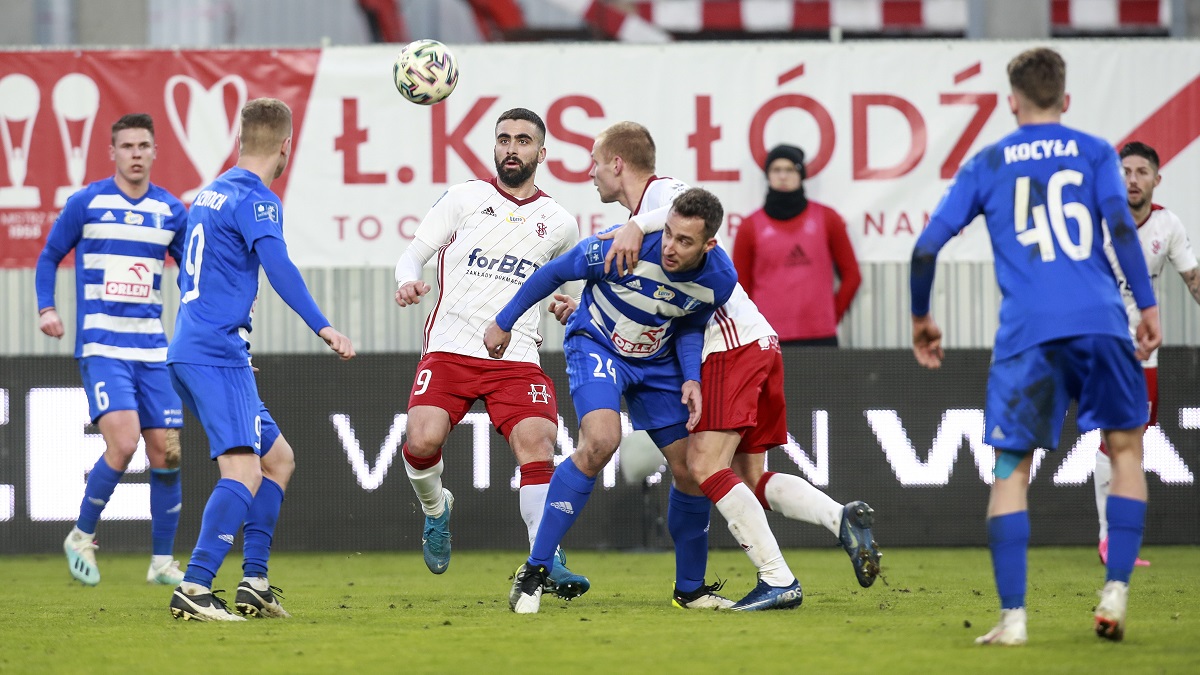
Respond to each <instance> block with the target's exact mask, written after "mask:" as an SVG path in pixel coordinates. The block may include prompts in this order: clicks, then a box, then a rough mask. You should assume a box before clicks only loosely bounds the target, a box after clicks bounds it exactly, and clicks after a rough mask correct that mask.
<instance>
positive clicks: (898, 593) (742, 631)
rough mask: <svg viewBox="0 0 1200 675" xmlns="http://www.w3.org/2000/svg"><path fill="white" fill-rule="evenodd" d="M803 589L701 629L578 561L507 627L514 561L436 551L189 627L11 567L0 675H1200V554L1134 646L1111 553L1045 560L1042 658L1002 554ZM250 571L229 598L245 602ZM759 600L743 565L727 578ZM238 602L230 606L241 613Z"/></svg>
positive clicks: (1168, 573)
mask: <svg viewBox="0 0 1200 675" xmlns="http://www.w3.org/2000/svg"><path fill="white" fill-rule="evenodd" d="M786 554H787V558H788V561H789V563H790V564H791V566H792V569H793V570H794V571H795V572H796V573H797V574H798V575H799V576H800V579H801V582H802V583H803V585H804V589H805V599H804V606H803V607H801V608H800V609H799V610H796V611H792V612H760V613H750V614H731V613H717V612H709V611H705V612H687V611H682V610H678V609H673V608H672V607H671V605H670V590H671V580H672V577H673V574H672V569H673V558H672V557H671V556H670V555H669V554H662V553H653V554H646V553H617V552H603V553H593V552H587V551H576V552H574V553H572V555H571V559H570V562H571V567H572V568H573V569H575V570H576V571H578V572H580V573H584V574H587V575H588V576H589V577H591V579H592V582H593V587H592V591H591V592H590V593H588V594H587V595H586V596H584V597H583V598H580V599H578V600H575V601H574V602H571V603H566V602H563V601H561V600H558V599H557V598H546V599H544V600H543V602H542V612H541V613H540V614H538V615H536V616H516V615H514V614H512V613H511V612H509V609H508V603H507V593H508V588H509V581H507V578H508V577H509V575H511V574H512V571H513V569H514V568H515V567H516V566H517V565H518V564H519V563H520V561H521V555H520V554H519V553H515V552H500V553H496V552H477V551H456V552H455V555H454V562H453V563H452V564H451V566H450V570H449V571H448V572H447V573H446V574H445V575H443V576H440V577H435V576H433V575H431V574H429V572H428V571H427V570H426V569H425V567H424V564H423V563H422V562H421V556H420V554H419V553H369V554H358V553H321V554H295V553H293V554H280V555H278V556H276V558H275V559H274V560H273V561H272V576H271V579H272V581H273V582H275V583H277V584H280V585H282V586H283V587H284V589H285V595H286V596H287V597H286V600H285V601H284V605H285V606H286V607H287V608H288V610H289V611H291V612H292V614H293V615H294V618H292V619H290V620H268V619H261V620H255V621H249V622H246V623H236V624H220V625H217V624H199V623H193V622H182V621H173V620H172V619H171V617H170V615H169V613H168V611H167V603H168V601H169V596H170V592H171V589H169V588H164V587H151V586H147V585H146V584H145V583H143V581H142V580H143V579H144V575H145V568H146V558H145V557H144V556H140V555H136V556H135V555H116V554H104V553H103V552H101V557H100V564H101V569H102V572H103V575H104V581H103V583H101V584H100V585H99V586H98V587H95V588H85V587H83V586H80V585H79V584H77V583H75V582H73V581H71V580H70V578H69V576H68V573H67V570H66V566H65V564H64V561H63V559H62V558H61V556H58V555H39V556H0V672H36V673H44V672H89V673H91V672H198V673H206V672H211V671H214V670H221V671H230V670H234V669H236V670H239V671H244V672H250V673H267V672H289V673H307V672H334V671H338V670H341V671H345V672H346V673H347V675H349V673H352V672H354V673H357V672H371V673H373V672H388V673H413V672H439V673H464V672H471V673H493V672H497V673H508V672H514V673H515V672H522V673H525V672H527V673H543V672H550V673H577V672H601V673H611V672H638V673H643V672H644V673H655V674H656V673H667V672H682V673H773V672H794V673H828V672H837V673H857V672H870V673H878V674H883V673H906V672H912V673H925V674H928V673H943V672H946V673H950V672H953V673H979V672H1005V673H1011V674H1016V673H1023V672H1091V673H1120V674H1121V675H1126V674H1127V673H1146V672H1152V673H1153V672H1165V673H1177V672H1197V671H1198V670H1200V618H1198V613H1197V609H1196V606H1197V603H1198V602H1200V581H1198V580H1197V577H1196V576H1195V575H1194V574H1192V572H1193V571H1195V570H1196V569H1197V568H1198V567H1200V547H1164V548H1150V549H1147V550H1145V551H1144V552H1143V556H1144V557H1146V558H1148V559H1150V560H1152V561H1153V563H1154V564H1153V566H1152V567H1150V568H1148V569H1139V570H1138V571H1137V573H1136V575H1135V577H1134V588H1133V591H1132V592H1131V594H1130V621H1129V624H1128V625H1129V628H1128V633H1127V636H1126V639H1125V641H1124V642H1122V643H1109V642H1106V641H1103V640H1100V639H1098V638H1096V637H1095V635H1094V634H1093V633H1092V631H1091V621H1092V619H1091V610H1092V607H1093V605H1094V602H1095V600H1096V591H1097V589H1098V588H1099V587H1100V586H1101V584H1102V581H1103V569H1102V568H1101V566H1100V564H1099V563H1098V562H1097V560H1096V557H1095V551H1094V550H1093V549H1084V548H1043V549H1034V550H1033V551H1031V552H1030V570H1029V576H1030V588H1029V611H1030V617H1029V637H1030V641H1029V644H1028V645H1026V646H1025V647H1021V648H998V647H986V648H985V647H977V646H975V645H974V644H972V640H973V639H974V638H975V637H976V636H977V635H980V634H982V633H984V632H986V631H987V630H988V629H989V628H990V627H991V625H992V624H993V623H994V621H995V619H996V615H997V612H996V606H997V604H996V600H995V591H994V589H993V584H992V578H991V571H990V564H989V557H988V553H987V551H986V550H984V549H932V550H931V549H895V550H889V551H886V556H885V558H884V562H885V575H886V583H884V581H882V580H881V581H879V582H877V583H876V584H875V586H874V587H873V588H870V589H861V588H859V587H858V585H857V584H856V583H855V582H854V578H853V574H852V571H851V569H850V565H849V563H848V562H847V560H846V558H845V556H844V555H843V554H842V553H841V552H840V551H839V550H837V549H830V550H820V551H811V550H809V551H787V552H786ZM239 563H240V560H237V559H232V558H231V559H230V560H229V561H228V562H227V564H226V565H225V568H224V570H223V572H222V574H221V576H220V577H218V580H217V587H218V588H220V587H224V588H226V589H233V588H235V587H236V585H237V581H238V578H239V574H240V572H239V568H238V564H239ZM715 575H719V576H721V577H724V578H728V579H729V583H728V585H727V586H726V587H725V594H726V595H729V596H730V597H733V598H737V597H740V595H741V594H743V593H745V592H746V591H748V590H749V589H750V587H751V585H752V583H753V568H751V566H750V564H749V562H748V561H747V560H746V557H745V556H744V555H743V554H742V553H741V552H738V551H714V552H713V554H712V558H711V560H710V563H709V578H710V580H711V579H712V578H713V577H714V576H715ZM231 596H232V592H231V591H230V592H227V593H226V597H231Z"/></svg>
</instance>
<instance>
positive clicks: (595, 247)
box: [584, 239, 604, 265]
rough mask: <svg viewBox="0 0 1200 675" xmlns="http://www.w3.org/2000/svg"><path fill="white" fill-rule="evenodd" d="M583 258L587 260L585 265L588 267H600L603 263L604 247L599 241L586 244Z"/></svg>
mask: <svg viewBox="0 0 1200 675" xmlns="http://www.w3.org/2000/svg"><path fill="white" fill-rule="evenodd" d="M584 257H585V258H587V264H589V265H600V264H602V263H603V262H604V247H603V246H602V245H601V244H600V240H599V239H597V240H595V241H593V242H592V243H590V244H588V247H587V253H586V254H584Z"/></svg>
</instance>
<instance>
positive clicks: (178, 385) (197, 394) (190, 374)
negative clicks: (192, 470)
mask: <svg viewBox="0 0 1200 675" xmlns="http://www.w3.org/2000/svg"><path fill="white" fill-rule="evenodd" d="M167 369H168V370H169V371H170V373H171V384H172V385H174V387H175V391H177V392H179V396H180V397H181V398H182V399H183V403H184V405H186V406H187V407H188V410H191V411H192V413H193V414H195V415H196V417H197V418H198V419H199V420H200V425H201V426H203V427H204V433H205V434H206V435H207V436H208V445H209V456H210V457H211V458H213V459H216V458H217V457H219V456H221V455H223V454H225V453H226V452H228V451H229V450H232V449H234V448H250V449H251V450H253V451H254V454H256V455H258V456H260V457H261V456H262V455H264V454H266V452H267V451H268V450H270V449H271V445H272V444H273V443H274V442H275V440H276V439H277V438H279V427H277V426H276V425H275V420H273V419H272V418H271V415H270V413H268V412H267V409H266V406H264V405H263V402H262V399H261V398H259V396H258V385H257V384H256V383H255V381H254V372H253V371H252V370H251V369H250V366H249V365H245V366H204V365H198V364H194V363H172V364H170V365H168V366H167Z"/></svg>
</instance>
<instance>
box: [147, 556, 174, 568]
mask: <svg viewBox="0 0 1200 675" xmlns="http://www.w3.org/2000/svg"><path fill="white" fill-rule="evenodd" d="M174 559H175V557H174V556H169V555H152V556H150V565H151V566H153V567H154V569H158V568H160V567H162V566H163V565H169V564H171V561H172V560H174Z"/></svg>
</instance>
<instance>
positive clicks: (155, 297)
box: [35, 178, 187, 363]
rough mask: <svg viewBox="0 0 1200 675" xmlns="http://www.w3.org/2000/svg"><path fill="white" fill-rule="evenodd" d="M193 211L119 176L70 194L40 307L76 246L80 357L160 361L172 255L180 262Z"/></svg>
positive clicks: (53, 238)
mask: <svg viewBox="0 0 1200 675" xmlns="http://www.w3.org/2000/svg"><path fill="white" fill-rule="evenodd" d="M186 226H187V209H186V208H184V206H183V203H182V202H180V201H179V200H178V199H176V198H175V197H174V196H172V195H171V193H169V192H167V191H166V190H164V189H162V188H161V187H158V186H157V185H154V184H151V185H150V187H149V189H148V190H147V191H146V194H145V195H143V196H142V197H141V198H140V199H133V198H130V197H128V196H126V195H125V194H124V193H123V192H121V189H120V188H119V187H117V182H116V180H115V179H114V178H106V179H104V180H101V181H96V182H95V183H92V184H90V185H88V186H87V187H85V188H83V189H82V190H80V191H78V192H76V193H75V194H73V195H71V197H70V198H69V199H67V203H66V204H65V205H64V207H63V210H62V213H60V214H59V216H58V219H57V220H56V221H54V227H53V228H51V230H50V235H49V236H48V237H47V239H46V247H45V248H44V249H42V253H41V255H40V256H39V257H38V262H37V272H36V280H35V286H36V288H37V296H38V309H45V308H47V307H53V306H54V286H55V276H56V275H55V270H56V269H57V268H58V264H59V263H60V262H62V259H63V258H64V257H65V256H66V255H67V253H68V252H70V250H71V249H75V297H76V305H77V308H78V311H76V315H75V358H83V357H87V356H105V357H108V358H114V359H122V360H126V361H144V362H148V363H155V362H157V363H161V362H163V361H164V360H165V359H166V357H167V336H166V334H165V333H164V332H163V326H162V318H161V317H162V273H163V264H164V261H165V259H166V254H167V253H168V252H169V253H170V254H171V257H173V258H175V260H176V261H179V260H180V259H181V257H182V249H183V232H184V229H185V227H186Z"/></svg>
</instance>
